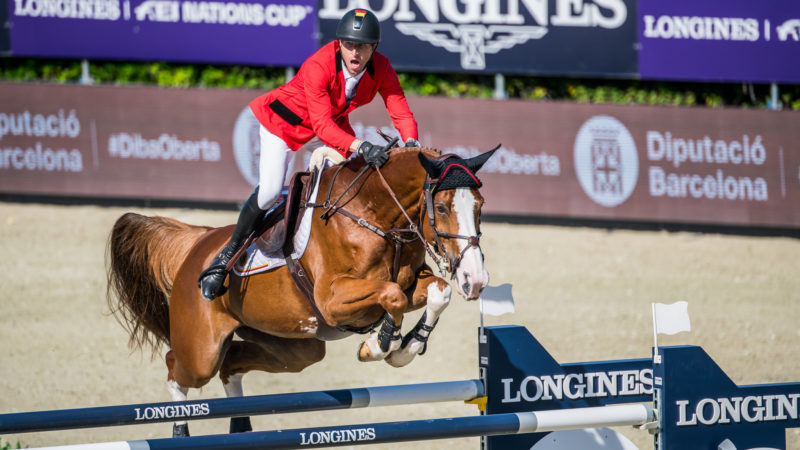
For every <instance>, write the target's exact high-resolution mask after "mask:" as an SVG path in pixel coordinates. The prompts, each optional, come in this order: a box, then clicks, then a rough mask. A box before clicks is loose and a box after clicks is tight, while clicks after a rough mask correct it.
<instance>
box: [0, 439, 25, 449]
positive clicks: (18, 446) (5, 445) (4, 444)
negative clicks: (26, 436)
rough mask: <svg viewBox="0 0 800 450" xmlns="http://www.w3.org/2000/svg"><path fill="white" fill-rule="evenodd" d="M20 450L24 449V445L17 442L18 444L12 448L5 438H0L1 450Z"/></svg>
mask: <svg viewBox="0 0 800 450" xmlns="http://www.w3.org/2000/svg"><path fill="white" fill-rule="evenodd" d="M15 448H16V449H19V448H22V444H20V443H19V441H17V444H16V445H14V446H12V445H11V443H10V442H6V441H4V440H3V438H0V450H12V449H15Z"/></svg>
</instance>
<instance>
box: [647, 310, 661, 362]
mask: <svg viewBox="0 0 800 450" xmlns="http://www.w3.org/2000/svg"><path fill="white" fill-rule="evenodd" d="M650 307H651V308H652V310H653V364H661V355H659V354H658V320H656V304H655V303H650Z"/></svg>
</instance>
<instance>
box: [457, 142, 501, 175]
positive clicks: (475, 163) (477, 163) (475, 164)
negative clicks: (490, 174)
mask: <svg viewBox="0 0 800 450" xmlns="http://www.w3.org/2000/svg"><path fill="white" fill-rule="evenodd" d="M500 145H501V144H497V147H495V148H493V149H491V150H489V151H488V152H486V153H482V154H480V155H478V156H475V157H472V158H470V159H468V160H466V163H467V167H469V170H471V171H472V173H476V172H478V171H479V170H481V167H483V165H484V164H485V163H486V161H488V160H489V158H491V157H492V155H494V152H495V151H497V149H498V148H500Z"/></svg>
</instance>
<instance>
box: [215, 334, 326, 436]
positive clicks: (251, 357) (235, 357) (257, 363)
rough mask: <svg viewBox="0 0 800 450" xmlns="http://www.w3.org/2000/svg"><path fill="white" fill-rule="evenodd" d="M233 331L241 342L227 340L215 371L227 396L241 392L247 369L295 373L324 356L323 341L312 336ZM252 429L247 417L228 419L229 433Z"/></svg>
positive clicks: (233, 395) (240, 393) (241, 393)
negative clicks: (279, 335)
mask: <svg viewBox="0 0 800 450" xmlns="http://www.w3.org/2000/svg"><path fill="white" fill-rule="evenodd" d="M236 334H237V335H239V337H241V338H242V339H244V341H234V342H232V343H231V346H230V348H228V351H227V352H226V354H225V359H223V361H222V367H220V370H219V377H220V379H221V380H222V384H223V387H224V388H225V394H226V395H227V396H228V397H241V396H242V395H244V390H243V389H242V377H243V376H244V374H245V373H247V372H249V371H251V370H262V371H265V372H270V373H280V372H299V371H301V370H303V369H305V368H306V367H308V366H310V365H311V364H314V363H315V362H318V361H320V360H322V358H323V357H324V356H325V343H324V342H322V341H318V340H316V339H286V338H280V337H276V336H272V335H269V334H266V333H262V332H260V331H257V330H254V329H252V328H246V327H243V328H239V329H238V330H236ZM252 429H253V427H252V426H251V424H250V418H249V417H233V418H231V425H230V432H231V433H241V432H246V431H252Z"/></svg>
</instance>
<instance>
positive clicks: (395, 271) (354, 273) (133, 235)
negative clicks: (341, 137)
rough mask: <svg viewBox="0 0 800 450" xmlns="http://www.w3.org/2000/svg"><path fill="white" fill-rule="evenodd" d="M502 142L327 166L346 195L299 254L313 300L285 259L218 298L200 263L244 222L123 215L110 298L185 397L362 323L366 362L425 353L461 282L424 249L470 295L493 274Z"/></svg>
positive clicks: (336, 194)
mask: <svg viewBox="0 0 800 450" xmlns="http://www.w3.org/2000/svg"><path fill="white" fill-rule="evenodd" d="M491 154H492V152H487V153H484V154H482V155H478V156H476V157H474V158H471V159H467V160H464V159H461V158H459V157H455V156H452V157H445V158H436V157H437V156H438V153H437V152H435V151H433V150H430V149H423V150H420V149H415V148H395V149H393V150H391V151H390V158H389V160H388V162H387V163H386V164H385V165H384V166H383V167H381V168H380V169H375V168H370V167H367V166H366V165H365V162H364V160H363V159H362V158H360V157H359V158H354V159H350V160H347V161H345V162H344V163H341V164H340V165H338V166H336V167H331V168H328V169H326V170H325V171H323V172H322V174H321V178H320V186H319V192H320V193H321V194H322V193H325V192H327V193H328V199H329V200H334V199H337V198H340V199H341V200H340V201H339V202H338V204H336V208H333V209H332V210H329V211H328V214H326V215H324V217H320V214H319V212H320V211H322V210H323V209H324V208H322V207H320V206H319V204H316V206H317V208H316V209H315V210H314V211H312V213H313V219H312V223H311V234H310V238H309V242H308V245H307V247H306V249H305V252H304V253H303V255H302V257H301V258H300V259H299V260H298V263H299V266H300V267H302V269H303V270H304V271H305V274H306V276H307V277H308V279H309V280H310V281H312V282H313V301H315V304H312V303H311V301H309V299H308V297H307V296H305V295H304V294H303V291H302V290H301V289H300V288H298V286H297V284H296V283H295V281H294V280H293V278H292V276H291V274H290V272H289V269H288V267H287V266H282V267H280V268H277V269H274V270H271V271H267V272H263V273H260V274H255V275H251V276H247V277H239V276H236V275H234V274H233V273H231V275H230V277H229V280H230V281H229V288H228V290H227V292H226V293H225V294H224V295H222V296H221V297H218V298H216V299H215V300H214V301H211V302H209V301H206V300H204V299H203V297H202V296H201V294H200V290H199V289H198V286H197V277H198V274H199V273H200V272H201V271H202V270H203V268H204V267H206V266H208V264H209V263H210V262H211V260H212V259H213V258H214V255H216V254H217V252H218V251H219V250H220V248H221V247H222V246H223V245H225V244H226V243H227V242H228V239H229V238H230V236H231V233H232V230H233V226H228V227H224V228H210V227H201V226H193V225H187V224H184V223H181V222H179V221H177V220H174V219H170V218H166V217H145V216H141V215H138V214H134V213H128V214H125V215H123V216H122V217H120V218H119V219H118V220H117V222H116V223H115V224H114V227H113V230H112V233H111V236H110V238H109V244H108V252H109V261H110V262H109V268H108V281H109V285H108V291H109V293H108V300H109V305H110V307H111V309H112V311H114V312H115V313H116V314H117V318H118V319H119V320H120V322H121V323H122V324H123V325H124V326H125V327H126V328H127V329H128V331H129V333H130V336H131V345H132V346H138V347H142V346H143V345H145V344H149V345H150V346H152V347H153V351H154V352H155V351H156V350H157V349H158V347H159V346H160V344H166V345H167V346H168V347H169V351H168V352H167V354H166V364H167V368H168V371H169V372H168V375H167V385H168V388H169V391H170V394H171V396H172V398H173V400H175V401H181V400H186V393H187V392H188V388H200V387H202V386H203V385H205V384H206V383H208V382H209V380H210V379H211V378H212V377H213V376H215V375H216V374H217V372H219V375H220V378H221V380H222V382H223V385H224V388H225V392H226V394H227V395H228V396H238V395H242V388H241V378H242V375H244V374H245V373H247V372H249V371H251V370H262V371H266V372H272V373H277V372H299V371H301V370H303V369H304V368H305V367H308V366H309V365H311V364H313V363H315V362H318V361H320V360H322V358H323V357H324V356H325V342H324V341H323V339H328V340H329V339H331V338H336V337H344V336H346V335H348V334H350V333H351V332H353V331H356V330H358V331H361V332H370V331H371V333H370V335H369V336H368V338H367V339H366V340H365V341H364V342H363V343H362V344H361V347H360V349H359V352H358V358H359V359H360V360H361V361H375V360H382V359H383V360H386V361H387V362H388V363H389V364H391V365H393V366H403V365H405V364H408V363H409V362H410V361H411V360H412V359H413V358H414V356H415V355H417V354H420V353H421V352H424V349H425V346H426V341H427V338H428V336H429V334H430V333H431V331H432V330H433V327H434V325H435V324H436V321H437V319H438V317H439V315H440V314H441V313H442V311H443V310H444V309H445V308H446V307H447V305H448V303H449V301H450V294H451V288H450V286H449V284H448V282H447V280H444V279H442V278H440V277H438V276H435V275H434V273H433V271H432V270H431V268H430V267H429V266H428V265H427V264H426V263H425V255H426V251H427V252H428V253H429V255H431V256H432V257H433V258H434V261H436V262H437V264H439V263H440V262H441V261H445V263H444V266H445V270H446V271H449V272H450V273H451V274H452V277H453V278H454V279H455V280H456V286H457V290H458V291H459V293H460V294H461V295H462V296H463V297H465V298H466V299H468V300H472V299H476V298H478V296H479V294H480V292H481V290H482V289H483V288H484V287H485V286H486V285H487V283H488V281H489V275H488V273H487V271H486V269H485V268H484V265H483V254H482V253H481V249H480V247H479V245H478V244H479V243H478V238H479V236H480V230H479V217H480V211H481V207H482V205H483V198H482V197H481V195H480V193H479V192H478V188H479V187H480V181H479V180H478V179H477V177H476V176H475V172H477V170H478V169H479V168H480V167H481V166H482V165H483V163H484V162H485V161H486V160H487V159H488V158H489V156H491ZM361 172H363V173H361ZM359 173H361V175H363V176H359ZM317 201H320V200H319V199H318V200H317ZM329 203H333V202H329ZM312 206H315V205H312ZM326 206H329V205H326ZM337 208H340V209H337ZM359 219H360V220H359ZM398 253H399V254H398ZM396 255H397V258H395V256H396ZM440 268H441V267H440ZM422 307H426V309H425V312H424V313H423V314H422V316H421V318H420V319H419V322H418V323H417V324H416V326H415V327H414V328H413V329H412V330H411V331H410V332H409V333H407V334H406V336H405V337H404V338H403V337H401V332H400V326H401V325H402V322H403V315H404V314H405V313H406V312H409V311H413V310H416V309H419V308H422ZM376 329H377V331H374V330H376ZM323 330H325V331H326V333H323ZM331 330H337V331H339V336H332V335H331V333H330V331H331ZM234 333H235V334H236V335H237V336H238V337H239V338H241V340H233V335H234ZM249 429H250V425H249V418H246V417H245V418H234V419H232V422H231V432H236V431H249ZM173 434H174V435H177V436H180V435H188V427H187V425H186V423H185V422H179V423H176V424H175V427H174V428H173Z"/></svg>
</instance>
